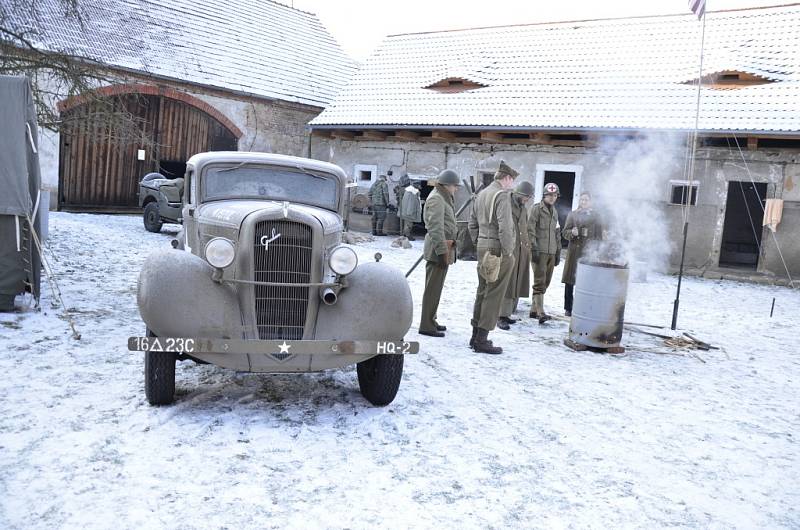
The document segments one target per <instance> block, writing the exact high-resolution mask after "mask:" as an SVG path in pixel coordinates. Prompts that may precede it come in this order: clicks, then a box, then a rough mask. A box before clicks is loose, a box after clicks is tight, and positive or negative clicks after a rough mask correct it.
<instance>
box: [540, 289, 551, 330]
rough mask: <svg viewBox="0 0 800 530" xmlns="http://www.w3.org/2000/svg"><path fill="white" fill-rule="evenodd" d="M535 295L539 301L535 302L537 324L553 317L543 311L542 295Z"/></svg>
mask: <svg viewBox="0 0 800 530" xmlns="http://www.w3.org/2000/svg"><path fill="white" fill-rule="evenodd" d="M536 296H537V297H538V298H539V302H538V304H537V307H538V309H539V315H538V318H539V324H544V323H545V322H547V321H548V320H552V319H553V317H551V316H550V315H548V314H547V313H545V312H544V295H543V294H537V295H536Z"/></svg>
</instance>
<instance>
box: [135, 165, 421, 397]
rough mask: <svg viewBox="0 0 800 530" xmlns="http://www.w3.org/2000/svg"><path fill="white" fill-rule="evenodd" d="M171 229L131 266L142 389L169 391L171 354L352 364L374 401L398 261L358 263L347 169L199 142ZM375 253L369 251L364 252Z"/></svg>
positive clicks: (384, 391)
mask: <svg viewBox="0 0 800 530" xmlns="http://www.w3.org/2000/svg"><path fill="white" fill-rule="evenodd" d="M185 179H186V193H185V194H184V198H183V208H182V217H183V230H182V232H180V233H179V234H178V237H177V239H176V240H175V241H173V247H174V248H173V249H165V250H161V251H157V252H154V253H153V254H151V255H150V256H148V258H147V259H146V260H145V262H144V264H143V266H142V270H141V273H140V275H139V282H138V293H137V301H138V305H139V313H140V314H141V317H142V320H144V323H145V325H146V330H147V333H146V336H143V337H131V338H130V339H129V343H128V347H129V349H131V350H134V351H144V352H145V353H144V355H145V360H144V361H145V362H144V376H145V395H146V397H147V400H148V401H149V402H150V403H151V404H153V405H163V404H169V403H171V402H172V401H173V399H174V391H175V362H176V360H184V359H190V360H194V361H197V362H201V363H212V364H215V365H218V366H221V367H225V368H230V369H233V370H238V371H245V372H272V373H277V372H315V371H321V370H326V369H331V368H340V367H344V366H347V365H351V364H356V365H357V374H358V383H359V387H360V389H361V393H362V394H363V395H364V397H365V398H366V399H367V400H368V401H370V402H371V403H373V404H374V405H379V406H380V405H386V404H388V403H390V402H391V401H392V400H393V399H394V398H395V395H396V394H397V390H398V387H399V385H400V379H401V376H402V373H403V354H406V353H416V352H417V351H418V348H419V345H418V344H417V343H411V342H405V341H404V340H403V338H404V336H405V334H406V332H407V331H408V329H409V327H410V326H411V313H412V300H411V291H410V289H409V287H408V283H407V282H406V279H405V276H404V275H403V273H402V272H401V271H399V270H398V269H396V268H393V267H391V266H389V265H386V264H385V263H380V262H379V261H378V260H377V259H376V261H374V262H373V261H370V262H368V263H362V264H358V257H357V255H356V252H355V251H354V250H353V249H352V248H350V247H348V246H345V245H343V244H342V231H343V230H344V225H343V217H344V214H345V210H346V208H347V205H346V204H345V203H346V196H347V194H346V192H347V190H346V186H347V177H346V176H345V174H344V172H343V171H342V170H341V169H340V168H339V167H338V166H335V165H333V164H328V163H325V162H320V161H316V160H310V159H305V158H297V157H290V156H282V155H274V154H266V153H242V152H213V153H200V154H197V155H195V156H193V157H192V158H191V159H190V160H189V161H188V163H187V170H186V175H185ZM376 258H377V256H376Z"/></svg>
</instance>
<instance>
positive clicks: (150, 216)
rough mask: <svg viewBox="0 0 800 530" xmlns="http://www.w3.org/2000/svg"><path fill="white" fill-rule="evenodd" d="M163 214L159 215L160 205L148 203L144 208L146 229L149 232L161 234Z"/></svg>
mask: <svg viewBox="0 0 800 530" xmlns="http://www.w3.org/2000/svg"><path fill="white" fill-rule="evenodd" d="M163 224H164V223H162V222H161V214H159V213H158V203H157V202H155V201H153V202H148V203H147V206H145V207H144V228H145V230H147V231H148V232H161V226H162V225H163Z"/></svg>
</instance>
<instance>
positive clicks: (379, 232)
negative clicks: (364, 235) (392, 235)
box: [377, 219, 386, 236]
mask: <svg viewBox="0 0 800 530" xmlns="http://www.w3.org/2000/svg"><path fill="white" fill-rule="evenodd" d="M377 229H378V235H379V236H385V235H386V233H384V231H383V219H381V220H380V221H378V225H377Z"/></svg>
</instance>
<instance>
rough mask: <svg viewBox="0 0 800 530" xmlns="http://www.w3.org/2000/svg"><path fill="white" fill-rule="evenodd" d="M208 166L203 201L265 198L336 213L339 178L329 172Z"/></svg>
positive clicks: (242, 165)
mask: <svg viewBox="0 0 800 530" xmlns="http://www.w3.org/2000/svg"><path fill="white" fill-rule="evenodd" d="M245 164H247V162H242V163H241V164H238V165H234V166H228V167H223V166H218V165H214V166H209V167H208V168H207V169H206V171H205V174H204V177H203V199H204V202H205V201H218V200H225V199H264V200H271V201H289V202H299V203H303V204H310V205H312V206H319V207H321V208H327V209H328V210H336V208H337V206H338V204H339V194H338V185H337V184H338V183H337V179H336V177H334V176H333V175H329V174H327V173H322V172H317V171H311V170H302V169H297V170H295V169H290V168H285V167H273V166H266V165H258V164H255V163H253V164H251V165H245Z"/></svg>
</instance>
